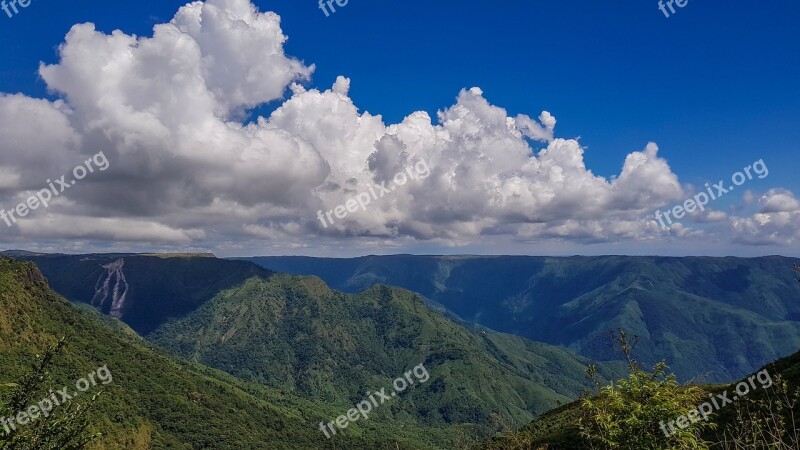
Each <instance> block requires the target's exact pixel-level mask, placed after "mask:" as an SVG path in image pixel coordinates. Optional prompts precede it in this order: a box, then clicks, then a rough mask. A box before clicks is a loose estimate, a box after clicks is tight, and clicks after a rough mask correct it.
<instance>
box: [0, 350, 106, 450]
mask: <svg viewBox="0 0 800 450" xmlns="http://www.w3.org/2000/svg"><path fill="white" fill-rule="evenodd" d="M64 343H65V341H64V340H63V339H62V340H60V341H58V343H57V344H55V345H54V346H52V347H50V348H48V349H47V350H46V351H45V352H44V353H43V354H42V355H39V356H38V357H37V364H36V366H35V368H34V369H33V371H31V373H29V374H27V375H25V377H23V378H22V380H20V381H19V382H18V383H8V384H6V385H5V387H13V388H14V390H13V392H12V394H11V397H10V400H9V401H8V406H5V404H4V403H3V401H2V400H0V420H2V421H3V422H2V426H3V429H0V450H42V449H58V450H81V449H84V448H86V446H87V445H88V444H89V443H90V442H91V441H92V440H94V439H95V438H96V437H98V436H99V435H92V434H90V433H88V432H87V431H86V429H87V427H88V426H89V422H88V418H87V416H86V407H85V406H81V405H75V404H73V402H72V401H70V403H68V404H66V405H61V407H59V408H57V409H56V410H55V411H52V412H51V411H48V412H47V414H44V415H42V413H41V411H35V412H34V414H35V416H32V417H34V418H35V419H36V420H35V421H33V422H32V423H27V424H20V423H13V422H12V423H9V419H10V420H11V421H14V420H15V419H16V416H17V414H18V413H19V412H25V411H26V409H27V408H28V407H29V406H30V405H37V404H41V405H42V406H44V405H45V404H44V402H42V403H39V402H41V401H42V400H41V399H43V398H47V397H48V396H49V395H50V393H49V392H47V391H46V390H45V389H43V386H44V385H45V384H47V383H49V382H51V381H52V380H51V379H50V374H49V372H48V367H49V366H50V364H51V363H52V360H53V357H54V356H55V355H56V353H58V352H59V351H60V350H61V349H62V348H63V347H64ZM96 395H97V394H95V396H94V397H92V399H91V401H90V402H89V403H91V402H93V401H94V400H95V399H96V398H97V397H96ZM47 402H48V404H49V405H52V403H51V402H50V401H49V399H48V400H47ZM45 408H47V407H45ZM23 420H26V421H28V420H31V419H30V418H28V417H26V418H23Z"/></svg>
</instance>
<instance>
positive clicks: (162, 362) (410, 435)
mask: <svg viewBox="0 0 800 450" xmlns="http://www.w3.org/2000/svg"><path fill="white" fill-rule="evenodd" d="M0 311H2V312H3V313H2V314H0V385H5V384H8V383H14V382H16V380H20V379H23V377H25V376H26V375H27V374H29V373H31V365H32V362H33V361H35V360H36V356H35V355H36V354H37V352H40V351H41V349H44V348H47V347H49V346H51V345H54V344H55V343H56V342H58V340H59V339H60V338H61V337H62V336H66V338H67V344H66V346H65V347H64V348H63V350H62V351H60V352H58V353H57V354H56V355H55V356H54V357H53V360H52V364H51V365H50V367H51V370H49V373H50V375H49V378H48V380H49V381H47V382H46V383H45V384H44V385H42V387H43V388H44V387H46V388H48V389H56V388H60V387H63V386H69V385H70V384H72V383H74V382H75V380H77V379H79V378H81V377H84V376H85V375H86V374H87V373H90V372H91V371H92V370H94V369H96V368H97V367H100V366H102V365H107V366H108V369H109V370H110V372H111V373H112V374H113V377H114V378H113V382H112V383H111V384H108V385H107V386H104V388H103V389H104V392H103V394H102V395H100V396H99V397H98V398H97V400H96V401H95V402H94V403H93V404H92V406H91V408H90V409H89V410H88V412H87V415H86V417H87V419H88V428H87V432H88V433H89V434H92V435H93V434H96V433H102V436H101V437H99V438H98V439H96V440H95V441H93V442H91V443H90V446H89V448H90V449H104V450H105V449H166V448H170V449H202V448H208V449H212V448H213V449H237V450H238V449H243V448H245V449H257V448H270V449H309V448H375V449H397V448H400V449H411V448H443V447H445V448H446V447H449V446H450V444H449V443H450V442H451V440H452V438H453V435H454V431H450V430H445V429H440V428H434V427H424V428H422V427H415V426H413V425H412V424H404V425H402V426H401V425H395V424H394V423H381V422H379V421H377V420H376V421H373V420H370V421H366V422H364V423H363V424H360V423H359V424H357V425H351V427H349V428H348V430H347V433H345V434H340V435H338V436H337V437H336V439H332V440H330V441H328V440H327V439H325V437H324V436H323V435H322V433H321V432H320V431H319V430H318V423H319V422H320V421H323V420H325V421H329V420H331V418H333V417H336V416H337V415H340V414H342V413H343V412H344V411H342V409H341V407H340V406H338V405H330V404H325V403H321V402H314V401H309V400H304V399H301V398H299V397H297V396H295V395H292V394H289V393H286V392H283V391H278V390H274V389H267V388H264V387H262V386H258V385H254V384H248V383H244V382H242V381H240V380H238V379H236V378H234V377H232V376H230V375H227V374H225V373H223V372H220V371H216V370H213V369H209V368H206V367H203V366H200V365H197V364H191V363H187V362H185V361H182V360H180V359H176V358H174V357H170V356H167V355H165V354H164V353H162V352H161V351H159V350H157V349H155V348H153V347H151V346H150V345H148V344H147V343H145V342H144V341H143V340H142V339H141V338H139V337H137V336H136V335H135V334H133V333H132V332H131V331H130V330H128V331H123V330H122V329H121V327H120V325H119V323H118V322H117V324H116V325H115V326H113V327H112V326H109V322H110V319H107V318H104V317H102V316H100V315H99V314H97V313H96V312H94V311H92V310H91V309H76V308H75V307H73V306H72V305H70V304H69V303H67V302H66V301H65V300H63V299H61V298H60V297H58V296H57V295H55V294H54V293H53V292H52V291H50V290H49V288H48V287H47V283H46V281H45V280H44V278H43V277H42V275H41V274H40V273H39V271H38V270H37V269H36V267H35V266H34V265H33V264H30V263H20V262H16V261H12V260H9V259H7V258H2V257H0ZM6 394H7V393H6ZM36 395H38V394H35V395H33V398H36ZM83 395H85V397H83V398H78V399H77V402H79V403H80V404H82V405H83V404H85V402H89V401H91V397H92V395H91V393H86V394H83ZM3 399H4V404H5V405H6V409H8V408H9V406H10V404H9V401H8V400H9V398H8V396H5V397H3ZM65 412H66V411H65Z"/></svg>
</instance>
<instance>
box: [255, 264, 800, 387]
mask: <svg viewBox="0 0 800 450" xmlns="http://www.w3.org/2000/svg"><path fill="white" fill-rule="evenodd" d="M245 259H247V260H250V261H253V262H256V263H258V264H260V265H262V266H264V267H267V268H269V269H272V270H276V271H279V272H288V273H296V274H302V275H316V276H319V277H320V278H322V279H323V280H325V281H326V282H327V283H328V284H329V285H330V286H331V287H333V288H334V289H340V290H343V291H346V292H358V291H360V290H363V289H366V288H368V287H369V286H372V285H374V284H388V285H392V286H399V287H402V288H405V289H409V290H412V291H414V292H419V293H420V294H421V295H423V296H425V297H426V298H429V299H431V300H432V301H434V302H436V303H437V304H440V305H442V306H444V307H445V308H447V309H449V310H450V311H452V312H453V313H454V314H456V315H458V316H459V317H461V318H462V319H464V320H466V321H469V322H474V323H478V324H481V325H484V326H486V327H489V328H491V329H493V330H496V331H500V332H504V333H511V334H516V335H519V336H523V337H526V338H529V339H532V340H534V341H539V342H545V343H548V344H554V345H559V346H564V347H567V348H569V349H571V350H574V351H575V352H577V353H579V354H581V355H583V356H586V357H587V358H589V359H592V360H594V361H608V360H612V359H616V358H617V356H618V355H616V354H615V353H614V350H613V349H612V348H611V346H610V345H609V331H610V330H615V329H617V328H623V329H626V330H628V331H629V332H630V333H631V334H636V335H638V336H639V345H638V347H637V353H638V354H639V355H640V356H641V360H642V362H643V363H644V364H646V365H652V364H654V363H655V362H657V361H658V360H660V359H662V358H664V359H666V360H667V361H670V366H671V367H672V369H673V370H674V371H675V372H676V373H677V374H678V376H679V378H681V379H682V380H689V379H696V378H700V379H703V380H705V381H707V382H725V381H729V380H732V379H736V378H739V377H741V376H743V375H745V374H747V373H751V372H752V371H754V370H756V369H757V368H758V367H760V366H762V365H764V364H766V363H768V362H769V361H774V360H776V359H778V358H780V357H783V356H786V355H788V354H790V353H792V352H794V351H795V350H797V348H800V302H798V301H797V299H798V298H800V284H798V283H797V282H796V280H795V278H794V271H792V263H793V262H794V261H795V260H793V259H790V258H783V257H779V256H773V257H763V258H711V257H683V258H668V257H648V256H642V257H634V256H598V257H532V256H412V255H394V256H367V257H362V258H349V259H337V258H306V257H262V258H245Z"/></svg>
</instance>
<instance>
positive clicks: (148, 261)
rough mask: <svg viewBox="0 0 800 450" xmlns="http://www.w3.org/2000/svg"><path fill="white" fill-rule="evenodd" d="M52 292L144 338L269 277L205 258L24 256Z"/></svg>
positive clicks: (236, 263) (246, 267)
mask: <svg viewBox="0 0 800 450" xmlns="http://www.w3.org/2000/svg"><path fill="white" fill-rule="evenodd" d="M17 259H23V260H27V261H31V262H33V263H35V264H36V265H37V266H39V268H40V269H41V271H42V274H44V276H46V277H47V278H48V279H49V280H50V285H51V286H52V288H53V290H55V291H56V292H58V293H59V294H61V295H63V296H64V297H66V298H67V299H68V300H70V301H72V302H80V303H88V304H90V305H92V306H94V307H95V308H97V309H98V310H99V311H100V312H102V313H103V314H107V315H110V316H112V317H116V318H118V319H121V320H122V321H123V322H125V323H126V324H128V325H129V326H130V327H131V328H133V329H134V330H135V331H136V332H138V333H139V334H142V335H145V334H148V333H150V332H151V331H153V330H155V329H156V328H158V327H159V326H160V325H161V324H163V323H165V322H167V321H168V320H170V319H174V318H180V317H183V316H185V315H186V314H189V313H190V312H192V311H194V310H195V309H197V308H198V307H199V306H200V305H202V304H204V303H205V302H206V301H208V300H210V299H211V298H213V297H214V296H215V295H216V294H218V293H219V292H220V291H222V290H225V289H228V288H230V287H232V286H236V285H238V284H240V283H241V282H243V281H244V280H246V279H248V278H250V277H253V276H262V277H270V276H271V275H272V272H271V271H269V270H267V269H263V268H261V267H259V266H257V265H255V264H252V263H249V262H245V261H229V260H225V259H217V258H213V257H208V256H187V255H177V256H174V257H165V256H163V255H162V256H144V255H132V254H105V255H22V256H18V257H17Z"/></svg>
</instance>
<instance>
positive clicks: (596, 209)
mask: <svg viewBox="0 0 800 450" xmlns="http://www.w3.org/2000/svg"><path fill="white" fill-rule="evenodd" d="M285 42H286V36H284V34H283V32H282V30H281V27H280V17H278V16H277V15H276V14H274V13H271V12H260V11H258V10H257V9H256V7H255V6H254V5H252V4H251V3H250V2H249V1H248V0H207V1H205V2H199V1H198V2H193V3H189V4H187V5H186V6H183V7H182V8H180V9H179V11H178V12H177V13H176V15H175V17H174V18H173V19H172V20H171V21H170V22H169V23H165V24H159V25H156V26H155V27H154V30H153V36H152V37H139V36H134V35H128V34H125V33H124V32H122V31H114V32H113V33H111V34H110V35H108V34H105V33H102V32H98V31H97V30H96V29H95V27H94V25H92V24H79V25H75V26H74V27H73V28H72V29H71V30H70V32H69V33H68V34H67V36H66V38H65V41H64V43H63V44H62V45H61V46H60V48H59V56H60V59H59V61H58V62H57V63H55V64H42V66H41V67H40V75H41V77H42V79H43V80H44V81H45V82H46V83H47V86H48V88H49V89H50V90H51V91H52V92H54V93H56V94H57V95H58V96H59V97H60V98H61V100H57V101H52V102H51V101H47V100H42V99H34V98H29V97H26V96H24V95H0V201H2V202H3V203H2V204H0V205H2V206H6V208H10V207H13V206H14V205H15V204H17V203H19V202H21V201H24V200H25V198H26V197H27V196H29V195H31V193H32V192H34V191H35V190H37V189H41V188H44V187H46V184H45V180H47V179H50V178H57V177H58V176H60V175H61V174H68V173H70V171H71V169H72V167H74V166H76V165H79V164H81V162H83V161H85V160H86V159H87V158H89V157H91V156H92V155H94V154H95V153H97V152H98V151H101V150H102V151H103V152H104V153H105V155H107V157H108V160H109V161H110V164H111V167H110V169H109V170H107V171H104V172H102V173H95V174H92V175H91V176H89V177H87V178H86V179H85V180H82V181H81V182H79V183H77V184H76V185H75V186H73V187H72V188H70V190H69V192H66V193H65V194H64V195H63V196H61V197H58V198H57V199H56V200H54V201H53V203H52V205H51V206H50V207H49V208H48V209H47V210H46V211H44V210H39V211H34V212H32V213H31V214H30V215H28V216H27V217H25V218H24V221H20V223H19V224H18V225H17V226H16V227H14V228H10V229H8V230H5V229H4V234H3V235H2V238H0V239H3V240H5V242H8V243H10V242H14V243H27V242H30V241H32V240H38V241H47V242H50V243H52V242H53V241H56V240H59V239H62V240H65V241H70V240H83V241H95V242H108V243H109V245H108V247H109V248H110V247H113V245H114V244H113V242H115V241H122V242H131V243H137V244H141V243H153V244H154V245H162V244H170V243H173V244H175V245H180V246H194V247H195V248H200V247H210V248H214V247H221V248H228V249H231V248H235V249H243V248H244V249H246V248H248V245H247V244H243V243H247V242H255V241H263V242H268V243H270V244H269V245H277V243H280V245H281V246H282V247H283V248H297V247H298V246H305V245H308V243H309V242H310V241H313V242H316V243H317V244H318V245H326V244H328V243H331V242H342V241H352V242H356V243H357V245H361V246H363V247H364V248H379V247H386V246H390V247H392V246H394V247H397V246H403V245H408V244H409V243H411V244H413V243H415V242H420V241H423V242H431V243H435V244H436V245H468V244H470V243H474V242H476V241H479V240H480V239H483V238H486V237H491V238H492V239H496V238H505V239H507V240H508V241H511V242H517V241H540V240H564V241H575V242H581V243H597V242H615V241H633V242H644V241H650V240H654V239H672V238H675V237H692V236H700V235H702V234H703V231H702V230H696V229H692V228H690V227H688V226H685V225H676V226H674V227H673V228H672V229H671V230H669V231H668V232H667V231H664V230H661V229H660V227H658V226H657V225H656V224H655V222H654V221H653V220H652V219H646V217H647V215H648V214H651V213H652V211H653V210H654V209H656V208H659V207H662V206H664V205H667V204H670V203H672V202H677V201H680V200H681V199H683V198H685V197H686V195H687V194H686V190H685V189H684V188H683V187H682V186H681V184H680V183H679V180H678V177H677V175H676V174H674V173H673V172H672V170H671V169H670V167H669V165H668V163H667V161H666V160H665V159H663V158H662V157H661V156H660V155H659V153H658V151H659V150H658V147H657V146H656V145H655V144H653V143H650V144H647V145H646V147H645V148H644V149H643V150H641V151H633V152H631V153H630V154H629V155H628V156H627V158H625V160H624V161H623V162H621V170H620V173H619V175H618V176H616V177H612V178H611V179H607V178H605V177H602V176H598V175H595V174H593V173H592V171H591V170H590V169H589V168H587V167H586V165H585V161H584V151H585V149H584V147H582V146H581V144H580V143H579V142H578V141H577V140H576V139H565V138H559V137H556V136H555V126H556V118H555V117H554V116H553V115H552V114H550V113H549V112H547V111H544V112H541V113H540V114H539V115H538V118H537V119H533V118H531V117H530V116H528V115H525V114H520V115H517V116H514V117H512V116H510V115H509V114H508V113H507V112H506V111H505V110H504V109H503V108H501V107H499V106H496V105H492V104H491V103H490V102H489V101H488V100H487V99H486V97H485V96H484V94H483V92H482V91H481V90H480V89H479V88H472V89H468V90H463V91H462V92H461V93H459V94H458V97H457V99H456V101H455V104H453V105H452V106H450V107H447V108H445V109H443V110H441V111H440V112H439V113H438V115H437V117H436V120H434V119H433V118H431V117H430V116H429V114H428V113H426V112H415V113H413V114H410V115H409V116H408V117H406V118H405V119H404V120H403V121H402V122H400V123H397V124H385V123H384V121H383V118H382V117H381V116H380V115H373V114H370V113H369V112H364V111H360V110H359V108H358V107H357V106H356V105H355V103H354V102H353V100H352V99H351V98H350V97H349V91H350V80H349V79H347V78H345V77H339V78H338V79H337V80H336V81H335V83H334V84H333V86H332V87H331V88H330V89H314V88H310V87H306V86H304V85H303V84H301V83H304V82H306V81H307V80H309V78H310V76H311V74H312V72H313V70H314V67H313V65H306V64H304V63H303V62H301V61H300V60H298V59H296V58H292V57H289V56H287V55H285V53H284V49H283V46H284V43H285ZM287 93H288V94H289V95H290V96H289V98H287V99H284V95H286V94H287ZM271 101H281V102H282V103H281V104H280V105H278V106H277V108H276V109H275V110H274V112H273V113H272V114H271V115H270V116H269V117H259V118H257V119H256V120H255V121H253V122H245V121H244V120H243V118H244V117H245V113H246V112H247V111H248V110H250V109H252V108H253V107H256V106H259V105H262V104H264V103H266V102H271ZM534 142H535V143H536V145H544V146H545V147H544V148H542V149H540V150H539V149H536V148H534V147H533V146H532V143H534ZM423 166H424V168H425V169H426V175H425V176H416V179H415V180H410V181H409V182H407V183H406V184H404V185H402V186H396V185H394V183H393V181H394V176H395V174H397V173H401V172H405V173H407V174H412V173H411V172H408V170H412V168H420V167H423ZM417 175H419V173H417ZM381 183H386V185H387V186H390V185H391V186H392V187H393V188H394V189H393V190H391V191H390V192H389V193H388V194H386V195H385V196H383V197H381V198H378V199H373V200H371V203H370V204H369V206H368V209H367V210H366V211H361V210H358V211H355V212H350V213H348V214H347V216H346V217H344V218H342V219H339V218H337V219H336V220H335V221H334V223H333V224H327V225H323V224H322V223H321V222H320V221H318V219H317V212H318V211H320V210H321V211H322V212H323V213H325V212H328V211H333V210H335V208H336V207H337V206H338V205H345V204H346V203H347V202H348V200H351V199H353V198H354V197H356V196H358V195H359V194H362V193H367V192H370V190H371V189H374V188H375V185H379V184H381ZM761 203H762V211H761V214H760V215H759V216H757V217H753V218H749V219H742V218H737V217H731V218H728V219H729V221H730V225H731V229H732V230H734V233H735V236H737V239H739V240H740V241H741V242H748V243H750V242H753V243H759V242H760V241H759V239H763V235H764V234H765V233H766V235H767V236H770V239H773V240H774V241H775V242H778V241H779V240H780V239H783V240H786V239H795V237H796V227H795V228H794V230H795V231H794V232H795V234H792V232H791V231H787V230H791V229H792V224H791V217H789V216H786V217H784V216H781V214H789V215H791V214H796V213H797V211H796V210H797V201H796V200H795V199H794V197H793V196H792V195H791V193H789V192H788V191H778V190H775V191H774V192H773V191H770V193H768V194H767V195H766V196H765V197H764V198H762V201H761ZM720 214H722V215H721V216H720ZM725 218H726V216H725V215H724V213H718V212H713V211H709V213H708V214H706V215H704V216H703V217H700V218H696V220H695V221H696V222H722V221H724V220H725ZM762 222H763V223H762ZM795 223H796V221H795ZM0 225H2V224H0ZM747 236H750V237H751V238H746V237H747ZM753 236H755V237H753ZM48 245H52V244H48ZM132 245H133V244H132Z"/></svg>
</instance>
